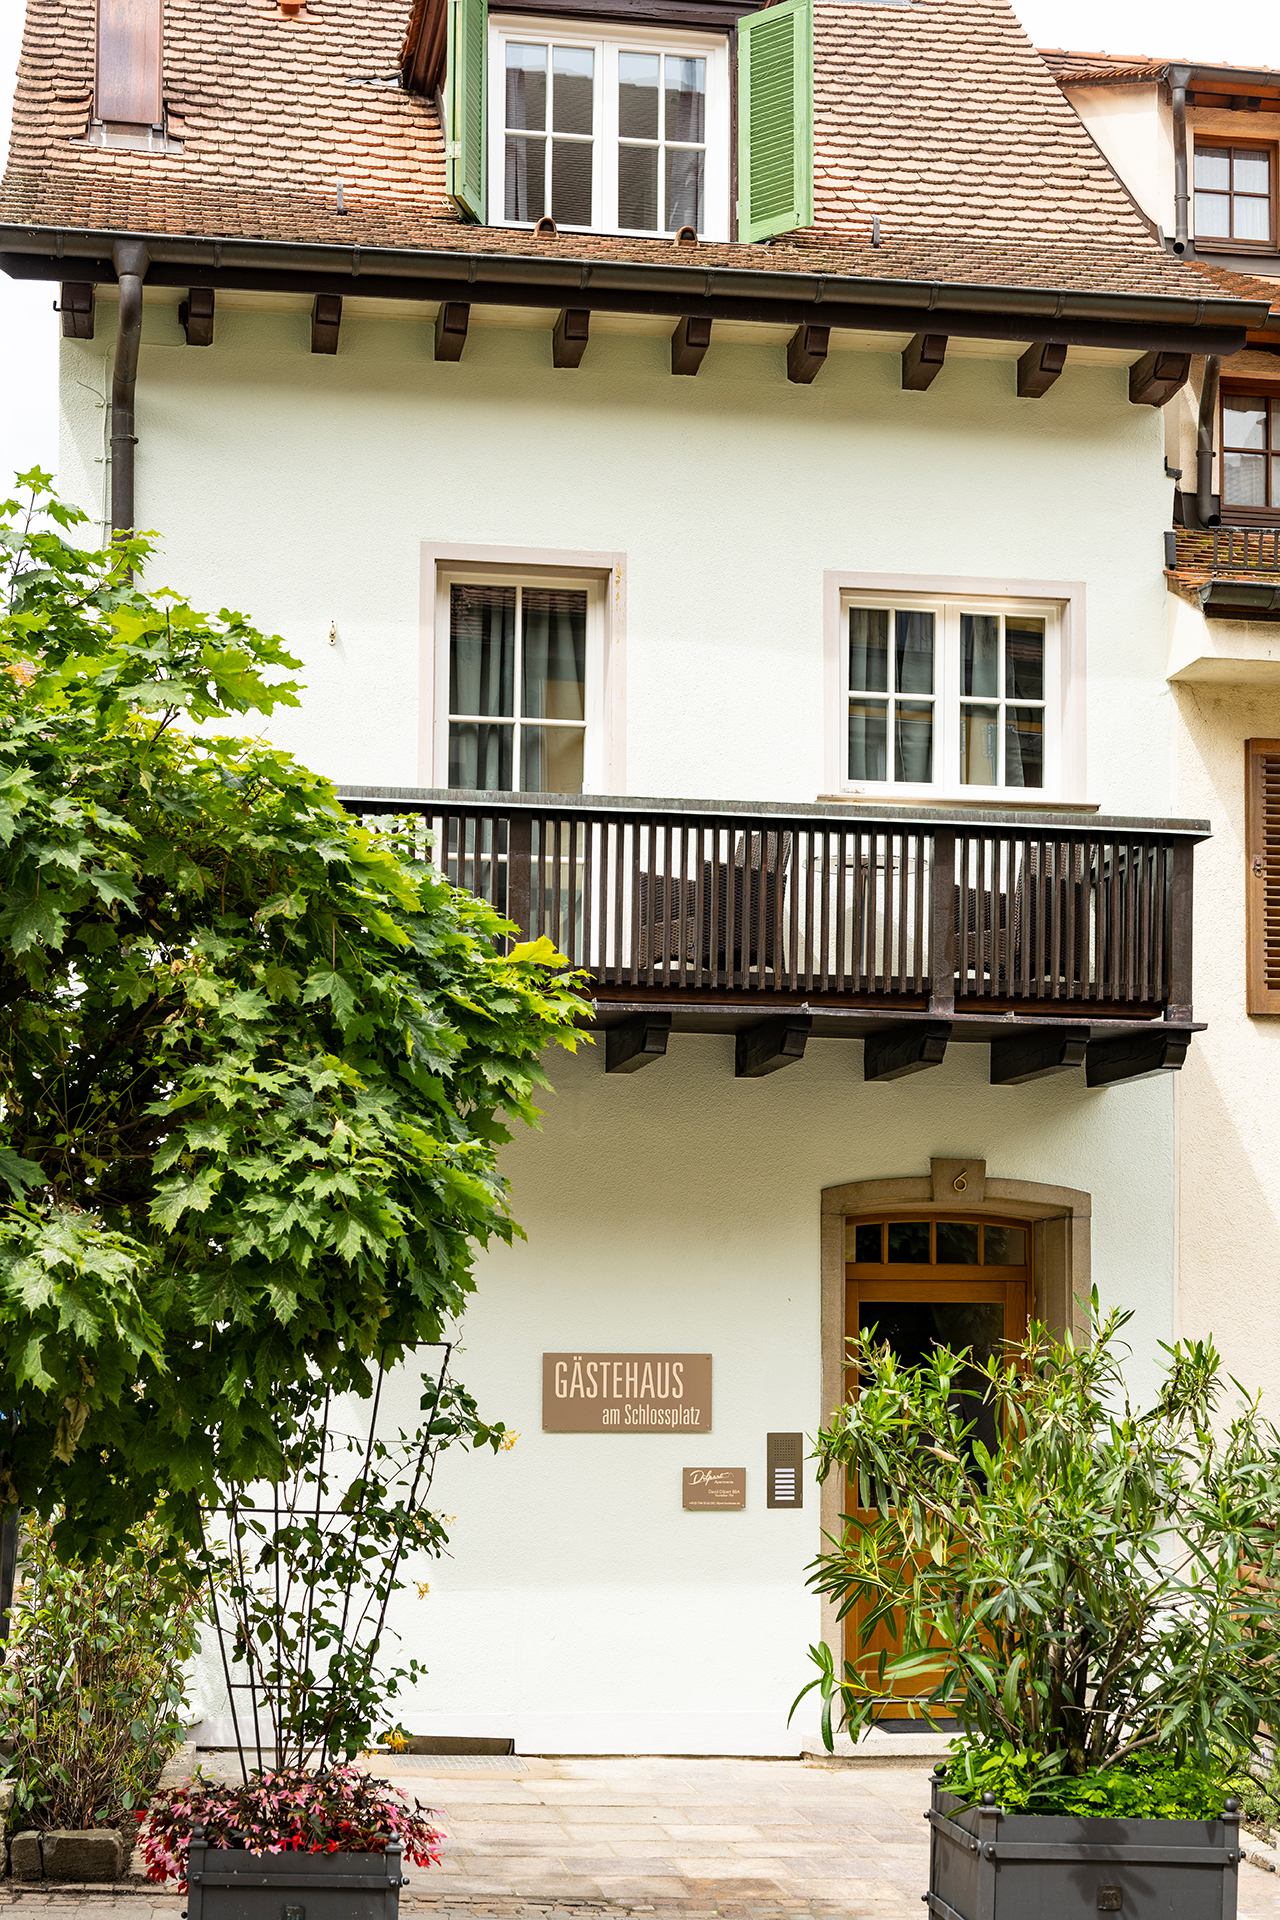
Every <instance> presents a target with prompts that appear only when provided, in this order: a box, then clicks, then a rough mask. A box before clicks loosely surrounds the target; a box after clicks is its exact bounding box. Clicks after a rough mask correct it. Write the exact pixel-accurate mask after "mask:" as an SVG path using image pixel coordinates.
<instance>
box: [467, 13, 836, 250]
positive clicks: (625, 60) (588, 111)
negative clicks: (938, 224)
mask: <svg viewBox="0 0 1280 1920" xmlns="http://www.w3.org/2000/svg"><path fill="white" fill-rule="evenodd" d="M592 11H593V16H594V17H593V18H591V19H590V20H583V19H574V18H572V17H570V16H566V17H565V18H563V19H558V20H556V19H548V18H547V16H546V15H544V14H537V15H527V16H522V15H519V14H514V13H497V14H495V15H494V16H493V17H492V18H490V16H489V13H488V8H487V6H486V0H448V37H447V59H446V71H445V84H444V87H443V103H444V114H445V137H446V145H445V155H446V186H447V190H448V193H449V196H450V198H451V199H452V200H453V203H454V205H455V206H456V207H457V208H458V210H459V212H461V213H462V214H464V215H465V216H466V217H467V218H469V219H471V220H474V221H477V222H478V223H479V224H481V225H490V226H508V227H528V228H534V227H536V226H537V224H538V222H539V221H540V220H546V219H551V220H554V221H555V224H556V229H557V231H558V232H564V233H568V234H572V233H610V234H618V235H621V236H624V237H628V236H634V237H636V238H642V237H651V238H656V237H658V236H675V235H676V234H678V233H679V232H680V230H681V228H684V227H692V228H693V229H694V230H695V232H696V233H697V234H698V236H699V237H700V238H701V239H704V240H728V239H729V238H730V237H731V235H733V237H736V238H737V239H739V240H746V241H751V240H763V239H766V238H768V237H770V236H771V235H773V234H778V233H790V232H793V231H794V230H795V229H796V228H797V227H807V226H812V224H813V18H812V0H776V3H775V4H774V5H771V6H769V7H767V8H765V9H764V10H762V11H761V12H759V13H754V14H745V15H742V16H741V17H740V18H739V20H738V25H737V94H738V114H737V138H736V151H735V150H734V149H733V147H732V145H731V139H732V136H731V128H730V112H729V95H730V84H729V83H730V71H729V65H730V54H729V36H728V34H727V33H718V32H715V31H696V32H695V31H693V30H686V29H683V28H675V27H665V26H656V27H655V26H653V25H650V24H649V23H647V22H644V21H637V20H635V19H634V18H633V17H631V16H630V15H628V14H626V13H625V12H624V10H623V8H622V6H621V5H618V6H617V7H616V11H617V13H618V14H619V16H620V17H619V18H617V19H616V20H614V19H609V18H604V19H602V18H601V17H600V15H601V14H607V13H610V12H613V11H615V8H614V7H612V6H610V5H609V0H604V4H602V5H600V6H599V9H598V11H597V8H596V7H595V6H593V9H592ZM731 200H732V201H733V202H734V205H735V208H736V219H735V218H734V217H733V213H732V212H731V204H730V203H731ZM735 225H736V234H734V227H735Z"/></svg>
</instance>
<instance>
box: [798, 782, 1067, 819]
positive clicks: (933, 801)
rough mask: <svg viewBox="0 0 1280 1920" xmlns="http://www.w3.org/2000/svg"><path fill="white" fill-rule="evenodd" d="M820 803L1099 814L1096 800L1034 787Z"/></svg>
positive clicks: (832, 796)
mask: <svg viewBox="0 0 1280 1920" xmlns="http://www.w3.org/2000/svg"><path fill="white" fill-rule="evenodd" d="M817 804H818V805H819V806H822V807H825V806H829V805H832V804H837V805H840V806H844V807H862V808H864V809H865V810H866V811H868V812H871V813H874V812H875V811H876V809H877V807H910V806H925V807H972V808H973V809H974V811H975V812H977V811H979V810H981V811H984V812H985V811H987V810H989V809H990V808H992V807H999V808H1001V809H1002V810H1003V811H1004V812H1006V813H1008V812H1019V813H1097V811H1098V802H1097V801H1096V800H1045V799H1043V798H1042V797H1041V796H1040V794H1038V793H1037V792H1036V791H1035V789H1034V788H1032V787H1011V788H1009V789H1008V790H1007V791H1006V792H1004V793H994V794H992V793H985V794H982V795H978V794H974V793H930V794H928V795H927V796H926V795H923V794H920V793H898V792H895V791H894V789H893V788H892V787H885V789H884V791H883V793H882V794H881V793H862V792H860V793H820V794H818V795H817Z"/></svg>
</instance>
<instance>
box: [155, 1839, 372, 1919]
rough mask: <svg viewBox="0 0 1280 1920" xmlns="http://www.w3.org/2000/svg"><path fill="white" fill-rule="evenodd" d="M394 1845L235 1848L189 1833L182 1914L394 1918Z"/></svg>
mask: <svg viewBox="0 0 1280 1920" xmlns="http://www.w3.org/2000/svg"><path fill="white" fill-rule="evenodd" d="M400 1867H401V1850H400V1842H399V1841H398V1840H389V1841H388V1842H387V1848H386V1852H385V1853H241V1852H238V1851H235V1850H233V1849H231V1848H223V1847H206V1846H205V1843H204V1839H203V1836H200V1837H197V1836H196V1835H195V1834H193V1835H192V1839H191V1849H190V1853H189V1855H188V1861H187V1888H188V1892H187V1913H188V1916H189V1920H397V1915H398V1913H399V1910H400V1888H401V1885H402V1884H403V1882H402V1880H401V1875H400Z"/></svg>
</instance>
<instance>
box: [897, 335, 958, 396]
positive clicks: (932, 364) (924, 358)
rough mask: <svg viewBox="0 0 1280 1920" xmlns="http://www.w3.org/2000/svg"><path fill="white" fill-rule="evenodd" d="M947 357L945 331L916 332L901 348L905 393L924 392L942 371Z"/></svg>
mask: <svg viewBox="0 0 1280 1920" xmlns="http://www.w3.org/2000/svg"><path fill="white" fill-rule="evenodd" d="M946 357H947V336H946V334H945V333H918V334H917V335H916V337H915V339H914V340H908V342H907V344H906V346H905V347H904V348H903V349H902V385H903V388H904V390H905V391H906V392H907V393H924V392H926V391H927V389H928V388H930V387H931V386H932V385H933V383H934V381H935V380H936V379H937V377H938V375H939V374H940V373H941V372H942V363H943V361H944V360H945V359H946Z"/></svg>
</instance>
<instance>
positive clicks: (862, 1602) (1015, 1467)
mask: <svg viewBox="0 0 1280 1920" xmlns="http://www.w3.org/2000/svg"><path fill="white" fill-rule="evenodd" d="M1094 1313H1095V1320H1096V1319H1097V1303H1096V1300H1095V1302H1094ZM1128 1317H1129V1316H1128V1315H1127V1314H1122V1313H1112V1314H1111V1315H1109V1316H1108V1318H1107V1319H1106V1320H1105V1321H1104V1322H1103V1323H1102V1324H1101V1325H1100V1326H1099V1327H1098V1329H1097V1337H1096V1339H1095V1342H1094V1344H1093V1345H1092V1346H1088V1347H1076V1346H1074V1345H1072V1344H1071V1343H1070V1341H1068V1342H1067V1343H1066V1344H1061V1343H1059V1342H1056V1341H1053V1340H1050V1339H1049V1338H1048V1337H1047V1335H1046V1334H1045V1331H1044V1329H1043V1328H1036V1327H1033V1328H1032V1329H1031V1331H1030V1333H1029V1334H1028V1336H1027V1340H1026V1342H1025V1344H1023V1345H1022V1346H1021V1347H1018V1348H1016V1349H1012V1350H1009V1351H1005V1352H1001V1353H997V1354H995V1355H993V1356H992V1357H991V1358H990V1359H989V1360H987V1361H986V1362H985V1363H984V1362H981V1361H979V1360H978V1359H977V1358H976V1357H975V1356H974V1355H973V1354H972V1352H970V1351H969V1350H967V1349H966V1350H964V1351H962V1352H958V1353H957V1352H953V1351H951V1350H950V1349H948V1348H945V1347H939V1348H937V1349H936V1350H935V1351H934V1352H933V1354H932V1355H931V1356H930V1358H929V1360H928V1361H927V1362H925V1363H924V1364H922V1365H920V1366H918V1367H908V1366H904V1365H902V1364H901V1363H900V1362H899V1361H898V1360H897V1358H896V1357H895V1356H894V1354H893V1353H892V1351H891V1350H890V1349H889V1347H888V1346H887V1345H877V1344H876V1342H875V1339H874V1337H873V1335H869V1334H864V1335H862V1336H860V1337H859V1338H858V1339H857V1340H855V1341H850V1343H849V1344H850V1349H851V1356H852V1359H853V1362H854V1364H855V1365H856V1366H857V1368H858V1369H859V1374H860V1389H859V1392H858V1395H857V1397H856V1398H854V1399H852V1400H850V1401H849V1403H848V1404H847V1405H846V1406H844V1407H843V1408H841V1410H840V1411H839V1412H838V1413H837V1414H836V1416H835V1417H834V1419H833V1420H832V1422H831V1424H830V1426H829V1427H827V1428H826V1429H825V1430H824V1431H823V1432H822V1433H821V1434H820V1435H819V1436H818V1459H819V1476H820V1477H821V1478H824V1479H825V1477H826V1476H827V1475H828V1474H830V1473H839V1474H840V1475H842V1476H843V1475H845V1474H848V1475H851V1476H852V1479H853V1482H854V1484H856V1486H857V1495H856V1505H857V1506H858V1507H859V1508H860V1509H865V1510H866V1512H865V1513H864V1514H863V1515H862V1517H859V1515H858V1514H856V1513H855V1514H854V1515H850V1516H846V1517H845V1520H844V1527H843V1532H842V1534H841V1537H840V1538H839V1539H832V1540H831V1541H830V1543H829V1550H828V1551H827V1552H825V1553H823V1554H822V1555H821V1556H820V1557H819V1559H818V1560H817V1561H816V1562H815V1565H814V1569H813V1573H812V1581H813V1584H814V1585H815V1586H817V1587H818V1588H819V1590H820V1591H822V1592H823V1593H826V1594H829V1595H830V1596H831V1597H832V1598H833V1599H834V1600H836V1601H837V1602H838V1604H839V1609H840V1613H841V1615H842V1617H848V1616H849V1615H850V1613H851V1612H852V1611H853V1609H854V1607H855V1606H857V1607H858V1608H859V1610H860V1618H861V1630H860V1633H857V1632H854V1633H851V1634H850V1641H851V1643H852V1644H851V1645H850V1646H849V1647H847V1649H846V1653H847V1655H848V1656H849V1657H847V1658H846V1661H845V1664H844V1670H843V1673H840V1674H838V1673H837V1671H836V1667H835V1661H834V1658H833V1656H832V1654H831V1651H830V1649H829V1648H827V1647H826V1646H822V1647H818V1648H814V1649H812V1654H813V1658H814V1659H815V1661H816V1662H817V1664H818V1667H819V1677H818V1679H817V1680H815V1681H814V1682H812V1683H811V1687H807V1688H805V1690H804V1693H808V1692H810V1691H811V1689H812V1687H817V1688H818V1689H819V1691H820V1693H821V1696H822V1700H823V1731H824V1736H825V1737H826V1739H827V1741H828V1744H830V1742H831V1739H832V1735H833V1728H834V1725H835V1724H844V1725H847V1726H848V1727H849V1728H850V1730H851V1731H852V1732H853V1733H854V1734H855V1736H856V1735H857V1734H859V1733H861V1732H862V1731H863V1729H864V1728H866V1727H867V1726H868V1725H870V1724H871V1723H872V1722H873V1721H874V1720H875V1719H876V1718H877V1717H878V1715H879V1713H880V1712H881V1710H882V1706H883V1700H884V1696H885V1694H886V1693H887V1692H888V1691H889V1689H890V1688H891V1687H893V1686H894V1684H895V1683H896V1684H897V1686H898V1689H899V1690H900V1691H901V1690H904V1689H905V1690H906V1691H908V1692H914V1693H917V1694H918V1695H919V1696H920V1700H921V1706H920V1710H921V1711H923V1712H924V1713H925V1715H926V1716H927V1717H930V1718H932V1717H934V1716H938V1715H953V1716H954V1717H955V1718H956V1719H957V1720H958V1722H959V1724H960V1727H961V1729H962V1730H963V1732H964V1733H965V1735H966V1736H968V1738H969V1740H970V1741H971V1742H973V1743H976V1744H977V1745H980V1746H982V1747H985V1748H987V1749H994V1750H995V1751H996V1752H997V1753H1002V1752H1003V1751H1004V1750H1005V1748H1006V1747H1008V1748H1011V1749H1012V1750H1013V1751H1014V1752H1015V1753H1018V1754H1024V1755H1028V1756H1030V1755H1039V1756H1042V1757H1043V1762H1044V1764H1045V1765H1047V1766H1049V1767H1050V1768H1051V1769H1052V1770H1053V1771H1054V1772H1055V1773H1061V1774H1064V1775H1068V1776H1071V1777H1073V1778H1075V1779H1077V1780H1083V1779H1084V1778H1086V1777H1087V1776H1090V1775H1094V1774H1096V1773H1097V1772H1098V1771H1099V1770H1102V1769H1106V1768H1111V1767H1114V1766H1116V1765H1117V1764H1118V1763H1120V1762H1122V1761H1126V1760H1127V1759H1128V1758H1129V1757H1130V1756H1133V1755H1138V1754H1144V1753H1148V1752H1150V1753H1154V1754H1158V1755H1159V1757H1160V1758H1161V1760H1162V1761H1165V1762H1167V1763H1168V1764H1169V1765H1170V1766H1172V1767H1173V1768H1175V1769H1177V1768H1181V1767H1183V1766H1185V1765H1186V1764H1188V1763H1189V1762H1191V1761H1194V1762H1195V1763H1196V1764H1197V1765H1198V1766H1199V1767H1200V1768H1202V1769H1204V1770H1206V1771H1209V1772H1214V1771H1215V1770H1217V1769H1220V1768H1221V1767H1222V1766H1223V1765H1224V1764H1226V1765H1228V1766H1229V1765H1232V1764H1234V1763H1235V1762H1236V1760H1237V1759H1238V1758H1239V1756H1242V1755H1244V1754H1246V1753H1247V1752H1248V1751H1249V1750H1250V1748H1251V1746H1252V1744H1253V1742H1254V1740H1255V1738H1256V1736H1257V1732H1258V1726H1259V1722H1260V1720H1261V1719H1263V1718H1266V1719H1268V1720H1273V1719H1274V1717H1275V1704H1276V1677H1275V1676H1276V1673H1277V1671H1278V1669H1277V1666H1276V1656H1277V1653H1278V1652H1280V1586H1278V1585H1277V1579H1278V1577H1280V1564H1278V1555H1280V1549H1278V1547H1277V1530H1276V1529H1277V1519H1278V1518H1280V1434H1277V1432H1276V1430H1275V1428H1274V1427H1272V1426H1271V1425H1270V1424H1268V1423H1267V1422H1266V1421H1264V1420H1263V1419H1262V1417H1261V1415H1260V1414H1259V1411H1258V1407H1257V1405H1256V1403H1246V1404H1243V1405H1242V1406H1241V1408H1240V1410H1239V1411H1238V1413H1237V1414H1236V1416H1235V1417H1234V1418H1233V1419H1232V1420H1231V1421H1230V1422H1227V1423H1224V1422H1221V1421H1220V1419H1219V1414H1218V1402H1219V1398H1220V1391H1221V1389H1220V1382H1219V1362H1218V1357H1217V1355H1216V1353H1215V1352H1214V1350H1213V1348H1212V1346H1211V1345H1206V1344H1202V1343H1198V1342H1197V1343H1181V1344H1179V1345H1178V1346H1175V1347H1170V1348H1167V1349H1165V1351H1166V1353H1167V1355H1168V1363H1167V1368H1166V1374H1165V1378H1164V1381H1163V1384H1162V1386H1161V1389H1160V1391H1159V1393H1158V1395H1157V1396H1156V1399H1155V1401H1154V1404H1153V1405H1152V1406H1151V1407H1149V1408H1147V1409H1145V1410H1138V1409H1136V1408H1135V1407H1134V1406H1133V1405H1132V1404H1131V1402H1130V1399H1129V1395H1128V1389H1127V1386H1126V1382H1125V1378H1124V1372H1123V1366H1122V1353H1123V1349H1122V1346H1121V1342H1120V1338H1119V1335H1120V1331H1121V1329H1122V1327H1123V1326H1124V1324H1125V1322H1126V1320H1127V1319H1128ZM984 1400H985V1401H986V1402H987V1405H988V1410H989V1413H990V1414H993V1415H994V1420H995V1426H994V1431H995V1432H996V1433H999V1434H1001V1435H1003V1444H1002V1445H1000V1446H999V1448H998V1450H997V1451H996V1452H995V1453H994V1454H992V1453H990V1452H988V1450H987V1448H986V1447H985V1446H984V1445H983V1444H982V1442H981V1440H980V1439H979V1438H978V1434H977V1421H976V1419H975V1414H976V1411H977V1409H978V1407H979V1406H980V1405H981V1403H982V1402H983V1401H984ZM987 1430H988V1431H992V1429H991V1428H990V1426H988V1429H987ZM882 1627H884V1628H888V1629H889V1630H890V1631H892V1630H894V1629H895V1628H896V1629H897V1630H898V1631H900V1633H901V1649H902V1650H901V1652H900V1653H899V1654H896V1655H894V1656H892V1657H890V1656H889V1655H887V1654H886V1653H884V1652H872V1651H870V1649H869V1642H870V1640H871V1637H872V1635H873V1634H875V1633H876V1632H877V1629H880V1628H882ZM800 1697H801V1698H803V1697H804V1694H802V1695H801V1696H800ZM797 1704H798V1702H797ZM793 1710H794V1709H793ZM1037 1764H1039V1763H1037ZM1108 1791H1110V1789H1108ZM1117 1791H1118V1789H1117Z"/></svg>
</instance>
